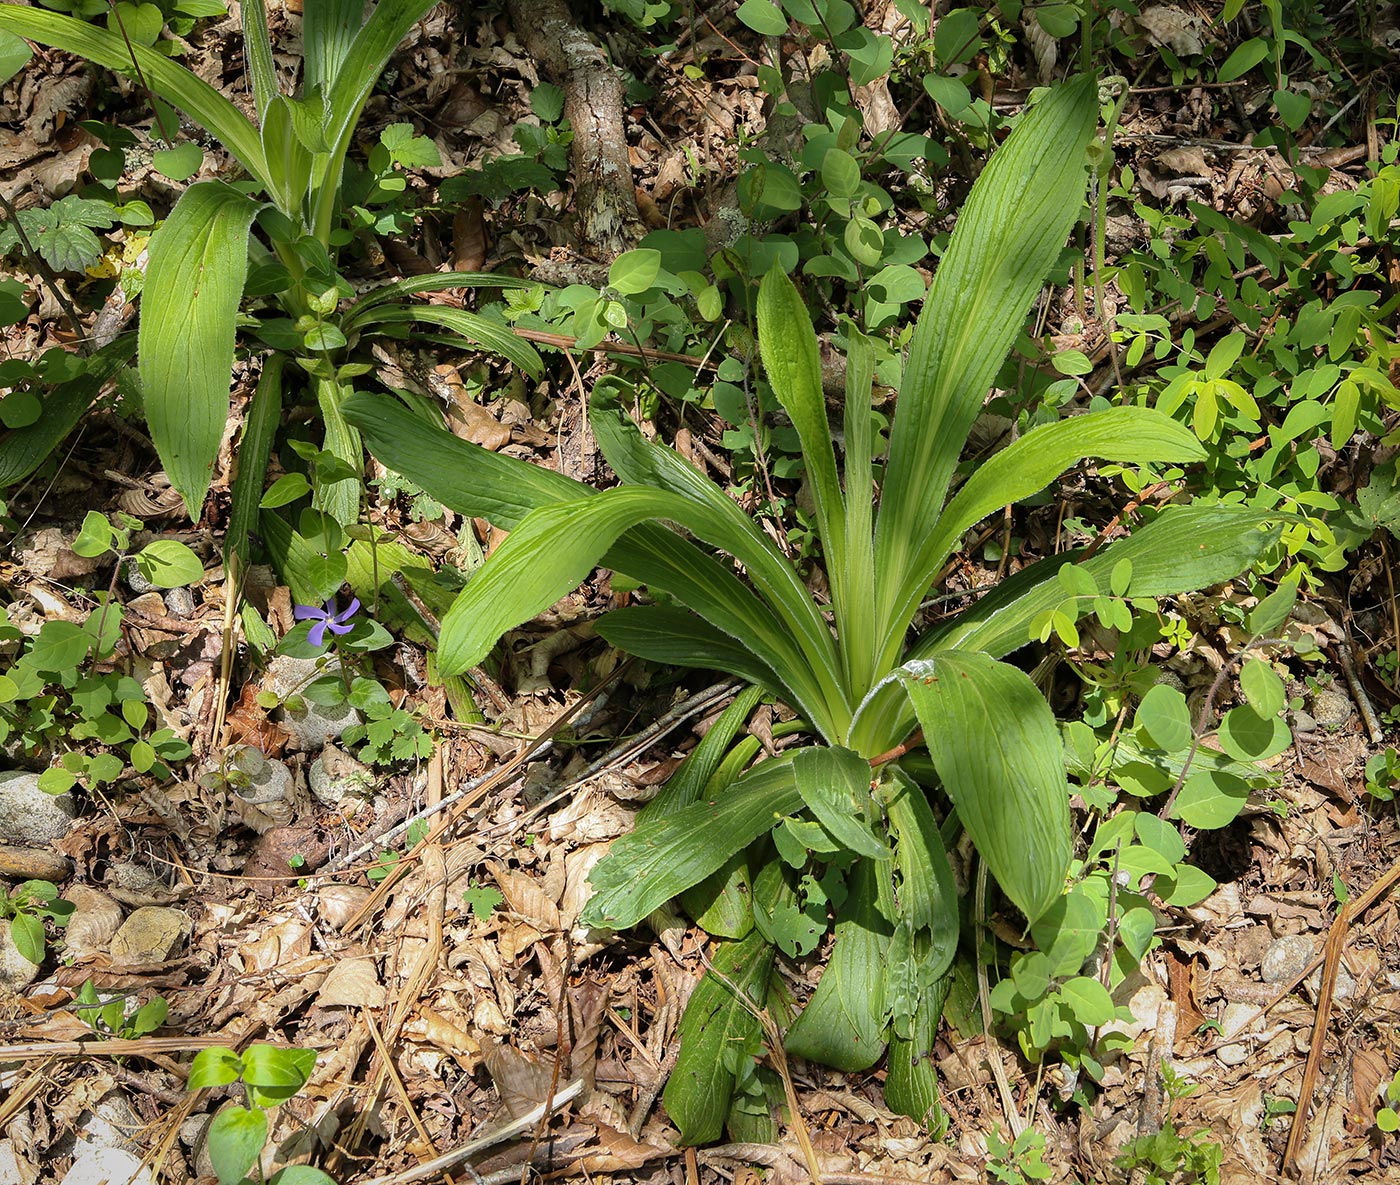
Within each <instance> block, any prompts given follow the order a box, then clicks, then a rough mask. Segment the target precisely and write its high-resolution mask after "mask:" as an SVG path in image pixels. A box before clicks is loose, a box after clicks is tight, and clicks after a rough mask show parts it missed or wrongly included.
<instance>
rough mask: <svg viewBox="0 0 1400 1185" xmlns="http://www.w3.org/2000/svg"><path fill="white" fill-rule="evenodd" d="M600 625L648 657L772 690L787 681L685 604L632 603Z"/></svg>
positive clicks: (610, 639)
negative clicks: (678, 605)
mask: <svg viewBox="0 0 1400 1185" xmlns="http://www.w3.org/2000/svg"><path fill="white" fill-rule="evenodd" d="M597 628H598V633H599V635H600V636H601V637H602V638H603V639H604V640H605V641H606V642H607V643H608V644H609V645H611V646H616V647H618V649H620V650H625V651H627V653H628V654H635V655H636V656H637V657H638V658H645V659H646V660H647V661H648V662H655V663H660V664H661V665H662V666H678V667H699V668H701V669H702V670H707V671H726V672H728V673H729V674H731V675H739V676H740V677H742V678H744V679H747V680H749V682H751V683H757V684H758V685H759V686H761V687H765V688H767V689H768V690H769V691H772V692H779V689H780V688H782V686H783V681H782V680H781V679H779V678H778V676H777V675H775V674H774V673H773V671H772V670H771V669H770V668H769V667H768V666H767V665H766V664H765V663H764V662H763V661H762V659H760V658H759V657H758V656H757V655H756V654H754V653H753V651H751V650H749V649H747V648H745V647H744V646H742V645H740V644H739V643H738V642H737V641H735V640H734V639H733V638H731V637H730V636H729V635H728V634H726V633H724V632H722V631H721V630H717V629H716V628H715V627H714V626H712V625H711V624H710V623H709V622H708V621H705V620H704V619H703V618H701V617H697V616H696V615H695V614H694V613H691V612H689V611H687V610H685V609H678V608H676V607H675V606H672V605H633V606H630V607H628V608H626V609H615V610H613V612H611V613H608V614H605V615H604V616H603V617H600V618H599V619H598V623H597ZM708 735H709V734H708V733H706V736H708Z"/></svg>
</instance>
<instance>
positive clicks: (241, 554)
mask: <svg viewBox="0 0 1400 1185" xmlns="http://www.w3.org/2000/svg"><path fill="white" fill-rule="evenodd" d="M252 2H256V0H252ZM286 362H287V358H286V355H285V354H269V355H268V356H267V357H266V358H265V359H263V367H262V373H261V374H260V375H259V376H258V385H257V388H256V389H255V390H254V392H253V402H252V405H251V406H250V408H249V410H248V415H247V418H246V419H245V420H244V422H243V438H242V440H241V441H240V442H239V445H238V450H237V452H236V453H235V454H234V456H235V459H236V463H237V466H238V468H237V470H236V471H235V473H234V476H233V483H232V485H233V496H232V501H233V506H232V508H231V510H230V512H229V520H228V533H227V534H226V535H225V536H224V555H225V556H237V557H238V559H239V561H240V564H239V568H238V573H239V576H240V578H241V576H242V574H243V573H244V572H246V571H247V568H248V559H249V555H250V553H251V551H252V544H251V536H252V533H253V529H254V527H255V526H256V525H257V521H258V503H259V502H260V501H261V499H262V494H263V485H264V483H265V482H266V481H267V462H268V458H269V457H271V456H272V445H273V442H274V440H275V439H276V436H277V424H278V421H279V420H280V419H281V418H282V370H283V368H284V367H285V366H286Z"/></svg>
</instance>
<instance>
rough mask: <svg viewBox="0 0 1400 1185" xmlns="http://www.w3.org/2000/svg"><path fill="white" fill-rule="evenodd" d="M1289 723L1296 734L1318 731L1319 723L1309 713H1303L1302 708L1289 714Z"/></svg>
mask: <svg viewBox="0 0 1400 1185" xmlns="http://www.w3.org/2000/svg"><path fill="white" fill-rule="evenodd" d="M1288 723H1289V724H1290V725H1291V726H1292V728H1293V731H1294V732H1302V733H1308V732H1316V731H1317V721H1316V720H1314V719H1313V718H1312V716H1311V715H1309V714H1308V713H1307V712H1305V711H1303V709H1302V708H1299V709H1298V710H1297V711H1296V712H1289V713H1288Z"/></svg>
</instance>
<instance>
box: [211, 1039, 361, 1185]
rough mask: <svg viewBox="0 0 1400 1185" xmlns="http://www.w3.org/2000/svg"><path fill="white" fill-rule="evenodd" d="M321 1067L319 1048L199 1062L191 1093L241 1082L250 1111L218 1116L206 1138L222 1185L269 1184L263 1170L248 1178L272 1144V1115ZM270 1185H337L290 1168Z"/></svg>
mask: <svg viewBox="0 0 1400 1185" xmlns="http://www.w3.org/2000/svg"><path fill="white" fill-rule="evenodd" d="M315 1066H316V1051H315V1050H314V1049H296V1048H291V1049H282V1048H279V1047H277V1046H275V1045H250V1046H249V1047H248V1049H247V1051H246V1052H245V1053H244V1054H243V1055H242V1056H241V1057H240V1056H239V1055H238V1054H237V1053H235V1052H234V1051H233V1050H232V1049H224V1048H222V1047H215V1048H213V1049H205V1050H201V1051H200V1053H199V1054H198V1055H197V1056H196V1057H195V1059H194V1064H193V1065H192V1066H191V1067H190V1076H189V1078H188V1080H187V1081H186V1083H185V1085H186V1087H187V1088H188V1089H189V1090H204V1089H207V1088H209V1087H214V1086H228V1085H230V1084H232V1083H234V1082H241V1083H242V1084H243V1092H244V1096H245V1098H246V1099H247V1106H243V1107H229V1108H227V1109H225V1110H223V1111H220V1112H219V1113H218V1114H217V1115H215V1116H214V1120H213V1122H212V1123H210V1125H209V1132H208V1135H207V1136H206V1137H205V1138H206V1141H207V1147H208V1150H209V1159H210V1162H211V1163H212V1164H213V1166H214V1173H215V1175H216V1176H217V1177H218V1178H219V1185H245V1183H248V1185H251V1182H252V1180H254V1179H256V1180H257V1181H259V1182H261V1181H263V1180H264V1177H263V1174H262V1170H261V1167H259V1168H258V1169H257V1170H256V1171H257V1176H256V1178H250V1177H249V1176H248V1173H249V1172H250V1170H253V1169H254V1166H255V1165H258V1162H259V1160H260V1159H261V1156H262V1151H263V1147H264V1145H266V1143H267V1112H268V1111H269V1110H271V1109H272V1108H273V1107H276V1106H279V1105H280V1104H282V1103H285V1102H286V1101H287V1100H288V1099H290V1098H292V1097H293V1096H294V1095H295V1094H296V1093H297V1092H298V1091H300V1090H301V1088H302V1087H303V1086H305V1085H306V1082H307V1079H308V1078H310V1077H311V1071H312V1070H313V1069H314V1068H315ZM266 1185H335V1179H334V1178H333V1177H330V1176H328V1175H327V1174H325V1173H323V1172H322V1171H321V1170H320V1169H316V1168H312V1167H310V1166H309V1165H287V1166H286V1167H284V1168H281V1169H279V1170H278V1171H277V1172H275V1173H274V1174H273V1175H272V1176H271V1177H268V1178H266Z"/></svg>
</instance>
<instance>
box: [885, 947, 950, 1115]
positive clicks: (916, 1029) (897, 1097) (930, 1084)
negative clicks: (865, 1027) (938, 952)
mask: <svg viewBox="0 0 1400 1185" xmlns="http://www.w3.org/2000/svg"><path fill="white" fill-rule="evenodd" d="M952 986H953V973H952V971H947V972H945V973H944V974H943V976H942V977H941V978H939V980H938V981H937V982H936V983H935V984H934V986H933V988H932V990H930V991H928V992H926V993H924V995H923V996H922V997H921V998H920V1000H919V1007H918V1011H917V1012H916V1013H915V1015H914V1026H913V1035H912V1036H911V1037H910V1038H909V1039H907V1040H906V1039H904V1038H902V1037H899V1036H897V1035H896V1036H894V1037H892V1038H891V1039H890V1060H889V1073H888V1075H887V1076H886V1078H885V1103H886V1105H887V1106H888V1107H889V1108H890V1110H891V1111H894V1112H897V1113H898V1114H900V1115H907V1116H909V1118H910V1119H912V1120H914V1122H915V1123H918V1124H920V1125H922V1126H925V1127H927V1128H928V1129H930V1130H933V1131H936V1130H938V1129H939V1128H940V1127H942V1126H943V1117H942V1113H941V1110H940V1108H939V1106H938V1076H937V1074H936V1073H935V1072H934V1068H933V1040H934V1037H935V1035H936V1034H937V1032H938V1018H939V1017H940V1016H942V1015H943V1005H944V1003H945V1002H946V1001H947V999H948V992H949V990H950V989H951V988H952Z"/></svg>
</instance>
